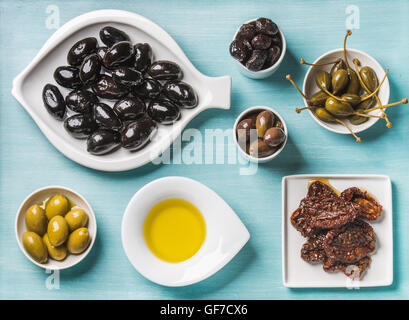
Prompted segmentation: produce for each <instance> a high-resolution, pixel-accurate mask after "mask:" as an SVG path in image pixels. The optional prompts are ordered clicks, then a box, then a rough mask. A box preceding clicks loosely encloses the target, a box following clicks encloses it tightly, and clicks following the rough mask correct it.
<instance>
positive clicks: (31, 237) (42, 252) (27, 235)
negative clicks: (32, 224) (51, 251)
mask: <svg viewBox="0 0 409 320" xmlns="http://www.w3.org/2000/svg"><path fill="white" fill-rule="evenodd" d="M23 246H24V248H25V249H26V251H27V252H28V254H29V255H30V256H31V257H32V258H33V259H34V260H35V261H37V262H39V263H46V262H47V259H48V253H47V248H46V247H45V244H44V242H43V240H42V239H41V237H40V236H39V235H38V234H37V233H35V232H32V231H28V232H24V233H23Z"/></svg>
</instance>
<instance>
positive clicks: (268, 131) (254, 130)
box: [233, 106, 288, 163]
mask: <svg viewBox="0 0 409 320" xmlns="http://www.w3.org/2000/svg"><path fill="white" fill-rule="evenodd" d="M233 137H234V141H235V143H236V145H237V148H238V149H239V152H240V154H241V155H242V156H243V157H244V158H246V159H248V160H249V161H251V162H255V163H265V162H268V161H271V160H273V159H274V158H276V157H277V156H278V155H279V154H280V153H281V151H282V150H283V149H284V147H285V145H286V143H287V139H288V131H287V126H286V124H285V122H284V119H283V118H282V117H281V115H280V114H279V113H278V112H277V111H275V110H274V109H273V108H270V107H265V106H255V107H251V108H249V109H246V110H245V111H243V112H242V113H241V114H240V115H239V116H238V117H237V119H236V122H235V123H234V126H233Z"/></svg>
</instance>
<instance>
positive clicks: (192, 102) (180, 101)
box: [163, 81, 198, 109]
mask: <svg viewBox="0 0 409 320" xmlns="http://www.w3.org/2000/svg"><path fill="white" fill-rule="evenodd" d="M163 94H164V95H165V96H166V97H168V98H169V99H170V100H172V101H173V102H174V103H175V104H177V105H178V106H180V107H183V108H186V109H192V108H194V107H196V106H197V104H198V99H197V94H196V92H195V90H193V88H192V87H191V86H190V85H189V84H187V83H186V82H183V81H170V82H167V83H166V84H165V85H164V86H163Z"/></svg>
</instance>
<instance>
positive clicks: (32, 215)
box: [25, 204, 47, 236]
mask: <svg viewBox="0 0 409 320" xmlns="http://www.w3.org/2000/svg"><path fill="white" fill-rule="evenodd" d="M25 219H26V226H27V229H28V231H33V232H35V233H37V234H39V235H40V236H42V235H44V233H46V232H47V217H46V215H45V211H44V209H43V208H41V207H40V206H39V205H38V204H35V205H32V206H31V207H30V208H28V209H27V211H26V217H25Z"/></svg>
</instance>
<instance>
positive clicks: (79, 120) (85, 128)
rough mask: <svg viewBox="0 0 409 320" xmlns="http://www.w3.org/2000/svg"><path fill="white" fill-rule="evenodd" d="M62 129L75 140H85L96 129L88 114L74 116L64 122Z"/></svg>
mask: <svg viewBox="0 0 409 320" xmlns="http://www.w3.org/2000/svg"><path fill="white" fill-rule="evenodd" d="M64 128H65V129H66V130H67V132H68V133H69V134H70V135H71V136H73V137H74V138H76V139H85V138H87V137H88V136H89V135H90V134H91V133H93V132H94V131H95V130H96V129H97V125H96V123H95V121H94V120H93V119H92V117H91V115H90V114H74V115H73V116H71V117H69V118H67V119H65V120H64Z"/></svg>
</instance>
